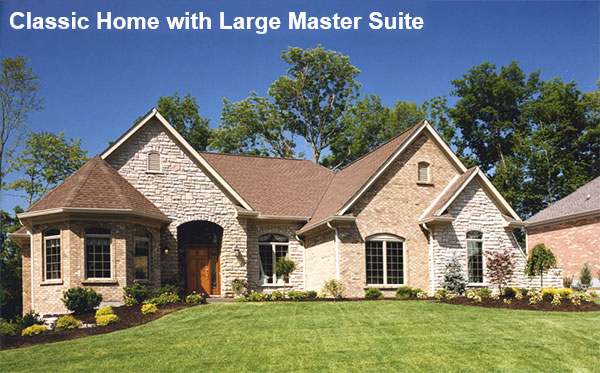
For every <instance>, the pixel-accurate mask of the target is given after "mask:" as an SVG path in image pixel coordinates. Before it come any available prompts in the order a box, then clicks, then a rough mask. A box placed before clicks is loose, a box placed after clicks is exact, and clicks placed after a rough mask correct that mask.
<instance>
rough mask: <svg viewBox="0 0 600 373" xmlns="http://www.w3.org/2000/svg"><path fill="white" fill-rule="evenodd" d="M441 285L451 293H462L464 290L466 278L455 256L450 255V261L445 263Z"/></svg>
mask: <svg viewBox="0 0 600 373" xmlns="http://www.w3.org/2000/svg"><path fill="white" fill-rule="evenodd" d="M442 286H443V287H444V289H446V290H448V291H449V292H451V293H455V294H462V293H464V292H465V287H466V286H467V279H466V278H465V275H464V273H463V269H462V266H461V265H460V262H459V261H458V258H457V257H456V256H452V258H450V261H449V262H448V263H447V264H446V271H445V272H444V282H442Z"/></svg>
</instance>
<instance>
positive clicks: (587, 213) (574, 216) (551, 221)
mask: <svg viewBox="0 0 600 373" xmlns="http://www.w3.org/2000/svg"><path fill="white" fill-rule="evenodd" d="M595 215H599V216H600V209H594V210H589V211H584V212H578V213H575V214H569V215H564V216H559V217H557V218H551V219H544V220H539V221H535V222H529V221H527V220H526V221H525V222H524V223H525V226H526V228H535V227H539V226H541V225H549V224H556V223H562V222H566V221H570V220H579V219H583V218H587V217H592V216H595Z"/></svg>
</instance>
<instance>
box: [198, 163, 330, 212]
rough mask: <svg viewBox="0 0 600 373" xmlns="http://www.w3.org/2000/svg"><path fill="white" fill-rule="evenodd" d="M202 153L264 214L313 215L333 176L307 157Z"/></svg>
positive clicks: (233, 186) (252, 205) (239, 192)
mask: <svg viewBox="0 0 600 373" xmlns="http://www.w3.org/2000/svg"><path fill="white" fill-rule="evenodd" d="M200 155H201V156H202V158H204V159H205V160H206V161H207V162H208V163H209V164H210V165H211V166H212V167H213V168H214V169H215V170H216V171H217V172H218V173H219V175H221V177H223V178H224V179H225V181H227V183H228V184H229V185H230V186H231V187H232V188H233V189H235V191H236V192H237V193H238V194H240V195H241V196H242V197H243V198H244V200H245V201H246V202H248V203H249V204H250V206H251V207H252V208H253V209H254V210H255V211H257V212H260V213H261V214H262V215H274V216H294V217H306V218H308V217H310V216H311V215H312V212H313V211H314V210H315V208H316V206H317V203H318V202H319V200H320V197H321V195H322V194H323V192H324V190H325V188H326V187H327V184H328V183H329V180H330V179H331V178H332V177H333V175H334V172H333V171H331V170H329V169H328V168H325V167H323V166H321V165H318V164H316V163H314V162H311V161H308V160H305V159H284V158H269V157H256V156H247V155H232V154H218V153H207V152H201V153H200Z"/></svg>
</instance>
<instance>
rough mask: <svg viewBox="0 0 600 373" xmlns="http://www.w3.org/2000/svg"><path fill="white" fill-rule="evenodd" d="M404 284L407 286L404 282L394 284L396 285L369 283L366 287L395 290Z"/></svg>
mask: <svg viewBox="0 0 600 373" xmlns="http://www.w3.org/2000/svg"><path fill="white" fill-rule="evenodd" d="M402 286H406V285H404V284H394V285H367V286H365V287H364V289H365V290H367V289H379V290H395V289H398V288H400V287H402Z"/></svg>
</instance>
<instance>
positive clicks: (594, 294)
mask: <svg viewBox="0 0 600 373" xmlns="http://www.w3.org/2000/svg"><path fill="white" fill-rule="evenodd" d="M588 294H589V295H590V297H592V298H599V297H600V294H598V292H595V291H590V292H589V293H588Z"/></svg>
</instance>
